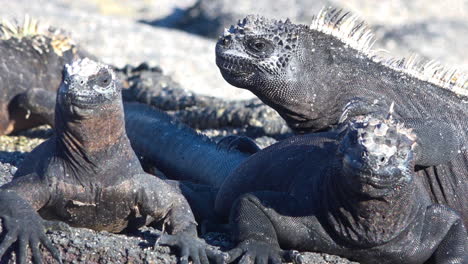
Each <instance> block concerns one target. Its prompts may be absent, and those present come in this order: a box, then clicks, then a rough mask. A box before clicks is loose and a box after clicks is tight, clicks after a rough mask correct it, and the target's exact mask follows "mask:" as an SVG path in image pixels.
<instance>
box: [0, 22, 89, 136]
mask: <svg viewBox="0 0 468 264" xmlns="http://www.w3.org/2000/svg"><path fill="white" fill-rule="evenodd" d="M0 53H1V54H2V56H1V57H0V64H1V66H0V67H1V72H2V74H0V83H1V90H2V93H1V94H2V95H1V96H0V135H3V134H9V133H11V132H15V131H18V130H22V129H26V128H31V127H34V126H37V125H39V124H43V123H44V122H45V120H43V119H42V117H41V116H39V115H37V114H36V113H32V114H28V113H27V111H26V109H24V107H21V104H22V101H23V100H25V99H24V98H22V97H27V96H28V94H27V93H28V91H29V90H32V89H38V90H40V91H43V90H44V91H53V92H55V91H56V90H57V88H58V87H59V84H60V81H61V79H62V76H61V74H60V73H61V70H62V69H63V66H64V65H65V63H67V62H70V61H71V60H72V59H73V58H75V57H79V56H80V54H81V52H80V51H78V48H77V46H76V44H75V43H74V42H73V40H72V39H71V38H70V37H68V36H67V35H66V34H64V33H63V32H60V31H59V30H54V29H52V28H49V29H44V28H42V27H39V24H38V23H37V21H35V20H33V19H30V18H29V17H28V16H26V17H25V19H24V24H23V25H22V26H16V25H14V24H12V23H10V22H8V21H6V20H4V21H2V22H1V23H0ZM32 73H34V74H32ZM38 96H40V94H39V92H38ZM52 109H53V108H52ZM40 110H41V108H39V107H38V108H37V111H39V113H41V112H40ZM47 114H48V113H45V114H43V115H47Z"/></svg>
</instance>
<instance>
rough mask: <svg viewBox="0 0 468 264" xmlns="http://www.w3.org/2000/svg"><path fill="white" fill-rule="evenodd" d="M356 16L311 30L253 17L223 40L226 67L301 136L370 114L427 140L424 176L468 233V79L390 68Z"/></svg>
mask: <svg viewBox="0 0 468 264" xmlns="http://www.w3.org/2000/svg"><path fill="white" fill-rule="evenodd" d="M371 43H372V34H371V32H370V30H368V29H367V28H366V26H365V24H364V23H363V22H361V21H359V20H358V19H357V18H356V17H355V16H350V15H349V13H345V12H342V11H341V10H337V9H329V10H326V11H322V12H321V13H320V14H319V15H318V16H317V17H316V18H314V20H313V23H312V25H311V26H305V25H296V24H293V23H291V22H290V21H289V20H286V21H284V22H283V21H278V20H269V19H266V18H263V17H259V16H247V17H246V18H244V19H243V20H242V21H239V23H238V24H237V25H236V26H232V27H231V28H230V29H229V30H226V32H225V33H224V34H223V36H221V37H220V39H219V41H218V43H217V45H216V62H217V65H218V67H219V69H220V71H221V73H222V75H223V77H224V78H225V79H226V81H228V82H229V83H230V84H232V85H234V86H237V87H240V88H245V89H248V90H250V91H252V92H253V93H254V94H255V95H257V96H258V97H259V98H260V99H261V100H262V101H263V102H265V103H266V104H268V105H270V106H271V107H273V108H274V109H275V110H276V111H278V113H279V114H280V115H281V116H282V117H283V118H284V119H285V120H286V122H287V123H288V125H289V126H290V127H291V128H292V129H293V130H295V131H296V132H299V133H305V132H316V131H323V130H327V129H330V128H332V127H334V126H337V125H338V124H339V123H340V121H344V120H346V119H348V118H353V117H355V116H359V115H365V114H370V113H372V114H379V113H380V114H381V115H383V114H384V113H385V112H386V111H387V109H388V108H389V106H390V105H391V104H392V103H395V113H394V115H395V118H396V119H397V120H399V121H402V122H404V123H405V124H406V125H408V126H410V127H412V128H414V130H415V133H416V134H417V135H418V141H419V142H418V143H419V144H418V148H420V150H418V151H417V152H418V153H419V154H418V157H416V161H415V162H416V165H417V166H416V167H415V169H416V171H417V173H418V175H419V176H420V177H421V178H422V179H424V186H425V188H426V189H427V190H429V191H430V194H431V199H432V200H433V201H435V202H437V203H440V204H447V205H449V206H450V207H451V208H453V209H455V210H457V211H458V212H459V213H460V214H462V216H463V219H464V221H465V224H468V180H467V175H468V150H467V142H468V130H467V129H466V128H467V127H468V82H467V76H465V75H463V74H461V73H459V72H457V71H456V70H447V69H445V68H443V67H441V66H440V65H439V64H437V63H433V62H430V63H427V64H423V63H422V62H418V60H416V59H415V58H410V59H407V60H405V59H402V60H386V59H382V58H380V57H379V56H377V55H375V52H373V51H371Z"/></svg>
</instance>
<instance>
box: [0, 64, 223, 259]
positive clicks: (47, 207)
mask: <svg viewBox="0 0 468 264" xmlns="http://www.w3.org/2000/svg"><path fill="white" fill-rule="evenodd" d="M0 204H1V205H2V206H1V207H0V218H1V219H2V221H3V222H2V224H3V227H4V232H6V233H5V236H4V237H3V240H2V242H1V243H0V256H3V254H4V253H5V251H6V250H7V249H8V248H9V247H10V245H12V244H13V243H14V242H15V241H18V255H19V263H26V258H27V247H28V246H29V247H30V249H31V252H32V259H33V261H34V262H35V263H41V256H40V253H39V248H38V246H39V244H43V245H44V246H46V248H48V249H49V251H50V252H51V253H52V255H53V256H54V258H55V259H56V260H57V261H59V262H61V260H60V256H59V255H58V253H57V250H56V249H55V248H54V247H53V245H51V243H50V242H49V240H48V239H47V237H46V236H45V234H44V225H43V220H42V219H41V217H40V216H42V217H43V218H44V219H49V220H60V221H63V222H66V223H68V224H70V225H71V226H76V227H87V228H91V229H94V230H105V231H109V232H121V231H122V230H124V229H126V228H135V227H137V226H138V225H144V224H146V223H151V222H153V221H162V222H163V226H164V228H165V230H166V231H167V232H168V233H169V234H170V235H169V234H164V235H163V236H162V237H160V238H159V244H161V245H169V246H173V247H176V248H179V249H180V255H181V262H182V263H188V260H189V258H191V259H192V260H193V261H194V262H195V263H200V262H202V263H208V256H210V257H216V256H221V255H218V253H216V252H214V251H213V250H211V249H208V248H206V245H205V244H204V242H202V241H200V240H199V239H198V238H197V230H196V226H197V224H196V222H195V219H194V216H193V214H192V212H191V209H190V207H189V204H188V203H187V201H186V199H185V198H184V197H183V196H182V194H181V193H179V192H178V191H176V189H174V188H173V187H171V186H170V185H169V184H168V183H166V182H164V181H163V180H161V179H159V178H157V177H155V176H153V175H149V174H146V173H145V172H144V171H143V169H142V167H141V165H140V163H139V160H138V158H137V156H136V155H135V152H134V151H133V150H132V148H131V146H130V141H129V139H128V137H127V135H126V132H125V124H124V113H123V105H122V97H121V87H120V85H119V83H118V81H117V79H116V78H115V74H114V72H113V71H112V70H111V69H110V68H109V67H108V66H105V65H102V64H99V63H96V62H94V61H92V60H89V59H83V60H78V61H75V62H73V64H71V65H67V66H66V68H65V70H64V78H63V81H62V83H61V84H60V88H59V90H58V94H57V104H56V107H55V127H54V135H53V136H52V137H51V138H50V139H48V140H47V141H45V142H44V143H42V144H41V145H39V146H38V147H37V148H35V149H34V150H33V151H32V152H31V153H30V154H29V155H28V156H27V157H26V158H25V160H24V161H23V162H22V164H21V166H20V167H19V168H18V171H17V172H16V173H15V178H14V179H13V181H12V182H10V183H7V184H6V185H3V186H2V187H0ZM39 215H40V216H39Z"/></svg>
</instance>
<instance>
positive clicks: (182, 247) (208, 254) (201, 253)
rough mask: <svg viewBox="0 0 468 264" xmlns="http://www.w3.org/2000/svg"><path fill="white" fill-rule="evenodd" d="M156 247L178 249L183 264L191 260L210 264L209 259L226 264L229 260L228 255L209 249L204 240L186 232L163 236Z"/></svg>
mask: <svg viewBox="0 0 468 264" xmlns="http://www.w3.org/2000/svg"><path fill="white" fill-rule="evenodd" d="M155 246H169V247H175V248H177V249H178V250H179V255H180V263H181V264H188V262H189V259H191V260H192V262H193V263H194V264H208V263H210V262H209V259H211V260H213V261H214V262H215V263H226V260H227V259H228V256H227V254H226V253H222V252H221V251H219V250H215V249H211V248H209V247H208V246H207V244H206V243H205V242H204V241H203V240H201V239H199V238H197V237H194V236H193V235H191V234H189V233H185V232H182V233H178V234H175V235H169V234H163V235H161V236H160V237H159V238H158V239H157V240H156V243H155Z"/></svg>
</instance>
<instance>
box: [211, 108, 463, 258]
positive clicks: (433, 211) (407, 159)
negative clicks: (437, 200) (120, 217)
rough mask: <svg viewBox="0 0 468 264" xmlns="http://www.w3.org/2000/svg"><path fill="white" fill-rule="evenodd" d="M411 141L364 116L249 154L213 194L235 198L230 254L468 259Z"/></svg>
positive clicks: (454, 221)
mask: <svg viewBox="0 0 468 264" xmlns="http://www.w3.org/2000/svg"><path fill="white" fill-rule="evenodd" d="M416 142H417V140H416V136H415V135H414V134H413V133H412V131H411V129H407V128H405V127H404V126H403V125H402V124H401V123H397V122H395V121H394V120H393V119H391V118H389V119H385V120H380V119H376V118H373V117H369V116H366V117H363V118H359V119H357V120H353V121H351V122H349V123H347V126H346V127H345V128H344V130H343V131H342V132H341V133H337V132H322V133H312V134H307V135H301V136H296V137H292V138H288V139H286V140H283V141H281V142H279V143H277V144H274V145H272V146H270V147H268V148H266V149H264V150H262V151H260V152H258V153H256V154H254V155H252V156H251V157H250V158H249V159H248V160H246V161H245V162H243V163H242V164H241V165H240V166H239V167H238V168H237V169H236V170H235V171H234V172H233V173H232V174H231V175H230V176H229V177H228V178H227V179H226V180H225V182H224V184H223V186H222V188H221V189H220V190H219V192H218V194H217V199H216V207H217V209H222V210H225V208H227V207H226V205H232V204H234V205H233V206H232V209H231V211H230V219H231V221H230V222H231V225H232V226H233V235H234V239H235V240H236V241H237V242H238V243H239V244H238V246H237V248H235V249H233V250H232V251H230V254H231V257H232V259H236V258H237V257H239V256H241V255H242V258H241V260H240V262H239V263H252V262H254V263H258V264H260V263H281V258H282V257H283V258H291V257H293V258H295V259H296V261H298V262H299V263H300V254H297V253H293V254H291V252H287V251H283V250H286V249H294V250H300V251H315V252H325V253H329V254H335V255H339V256H343V257H346V258H349V259H351V260H356V261H358V262H360V263H409V264H412V263H426V262H427V263H465V262H464V261H467V260H468V235H467V231H466V228H465V226H464V224H463V220H462V219H461V218H460V215H459V214H457V213H456V212H455V211H453V210H452V209H450V208H449V207H447V206H446V205H438V204H434V203H433V202H432V201H431V198H430V194H429V192H428V191H427V190H426V189H425V186H424V185H423V182H422V181H421V178H420V177H419V176H418V175H417V174H416V173H414V169H413V167H414V156H413V154H414V147H415V145H416ZM272 157H274V159H275V162H272V161H271V159H272ZM238 197H240V198H238ZM237 198H238V199H237ZM236 199H237V200H236ZM225 213H227V212H225Z"/></svg>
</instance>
